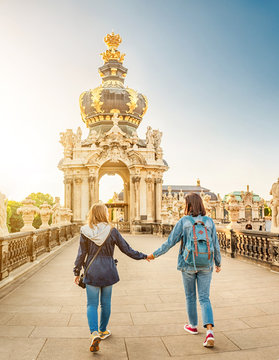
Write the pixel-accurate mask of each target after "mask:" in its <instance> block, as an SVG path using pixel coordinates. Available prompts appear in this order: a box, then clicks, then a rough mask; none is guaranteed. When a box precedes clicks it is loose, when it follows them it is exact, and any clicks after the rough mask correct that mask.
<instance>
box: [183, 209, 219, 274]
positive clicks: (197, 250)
mask: <svg viewBox="0 0 279 360" xmlns="http://www.w3.org/2000/svg"><path fill="white" fill-rule="evenodd" d="M187 217H188V220H190V221H191V223H192V225H193V227H192V229H191V231H190V234H189V237H188V238H187V239H186V244H185V247H184V250H183V259H184V260H185V262H186V264H187V265H190V266H193V267H194V268H195V270H197V269H199V268H204V267H209V266H210V264H211V263H212V259H213V254H214V247H213V241H212V237H211V233H210V231H208V229H207V227H206V226H205V217H202V221H195V220H194V219H193V217H192V216H187Z"/></svg>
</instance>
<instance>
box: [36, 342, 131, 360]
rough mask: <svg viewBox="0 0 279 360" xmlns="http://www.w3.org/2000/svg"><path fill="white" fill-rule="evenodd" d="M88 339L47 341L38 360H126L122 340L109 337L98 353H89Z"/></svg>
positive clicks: (101, 344)
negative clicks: (94, 359)
mask: <svg viewBox="0 0 279 360" xmlns="http://www.w3.org/2000/svg"><path fill="white" fill-rule="evenodd" d="M89 346H90V340H89V339H48V340H47V342H46V344H45V345H44V347H43V349H42V351H41V353H40V355H39V357H38V360H52V359H54V360H65V359H67V360H86V359H92V356H93V357H98V358H99V357H100V358H102V359H105V360H118V359H119V360H126V359H128V357H127V354H126V348H125V343H124V339H120V338H113V337H110V338H108V339H106V340H105V341H102V342H101V343H100V351H99V352H98V353H94V354H92V353H91V352H90V351H89Z"/></svg>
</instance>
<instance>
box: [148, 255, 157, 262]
mask: <svg viewBox="0 0 279 360" xmlns="http://www.w3.org/2000/svg"><path fill="white" fill-rule="evenodd" d="M154 259H155V258H154V255H153V254H150V255H147V258H146V260H147V261H148V262H149V261H150V260H154Z"/></svg>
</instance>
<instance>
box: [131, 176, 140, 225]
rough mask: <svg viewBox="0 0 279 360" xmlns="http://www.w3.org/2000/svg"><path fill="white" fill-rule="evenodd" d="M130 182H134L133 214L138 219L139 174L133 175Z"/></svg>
mask: <svg viewBox="0 0 279 360" xmlns="http://www.w3.org/2000/svg"><path fill="white" fill-rule="evenodd" d="M132 182H133V184H134V190H135V195H134V215H135V220H140V176H133V178H132Z"/></svg>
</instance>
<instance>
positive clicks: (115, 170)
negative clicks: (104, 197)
mask: <svg viewBox="0 0 279 360" xmlns="http://www.w3.org/2000/svg"><path fill="white" fill-rule="evenodd" d="M115 174H117V175H119V176H120V177H121V178H122V180H123V185H124V191H123V192H124V194H123V195H124V196H123V207H124V209H123V210H124V221H125V222H129V221H130V170H129V169H128V167H127V166H126V165H125V164H124V162H122V161H118V162H117V163H115V162H112V161H107V162H105V163H104V164H103V165H102V166H101V167H100V168H99V171H98V184H97V188H98V190H97V191H98V200H100V199H99V183H100V180H101V178H102V177H103V176H104V175H115Z"/></svg>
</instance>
